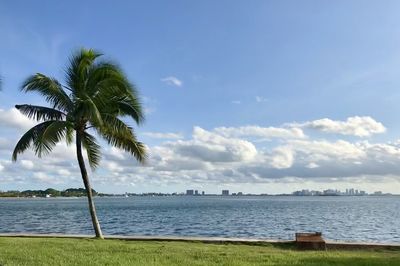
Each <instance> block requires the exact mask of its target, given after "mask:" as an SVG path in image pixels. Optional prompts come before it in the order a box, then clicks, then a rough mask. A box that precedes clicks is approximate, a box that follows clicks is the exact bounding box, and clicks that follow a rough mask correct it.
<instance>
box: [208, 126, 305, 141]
mask: <svg viewBox="0 0 400 266" xmlns="http://www.w3.org/2000/svg"><path fill="white" fill-rule="evenodd" d="M214 131H215V132H216V133H218V134H220V135H222V136H224V137H259V138H264V139H270V138H283V139H285V138H295V139H296V138H305V137H306V136H305V135H304V132H303V130H301V129H300V128H296V127H293V128H279V127H260V126H243V127H217V128H215V129H214Z"/></svg>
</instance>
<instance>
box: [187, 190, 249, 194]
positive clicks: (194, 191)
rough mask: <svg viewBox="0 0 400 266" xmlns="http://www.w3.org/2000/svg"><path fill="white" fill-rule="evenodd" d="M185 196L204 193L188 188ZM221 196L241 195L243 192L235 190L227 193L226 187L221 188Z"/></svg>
mask: <svg viewBox="0 0 400 266" xmlns="http://www.w3.org/2000/svg"><path fill="white" fill-rule="evenodd" d="M185 195H186V196H205V195H206V193H205V192H204V191H202V192H201V194H200V193H199V191H198V190H194V189H188V190H186V194H185ZM207 195H217V194H207ZM220 195H222V196H243V192H237V193H232V194H231V193H229V190H227V189H223V190H222V191H221V194H220Z"/></svg>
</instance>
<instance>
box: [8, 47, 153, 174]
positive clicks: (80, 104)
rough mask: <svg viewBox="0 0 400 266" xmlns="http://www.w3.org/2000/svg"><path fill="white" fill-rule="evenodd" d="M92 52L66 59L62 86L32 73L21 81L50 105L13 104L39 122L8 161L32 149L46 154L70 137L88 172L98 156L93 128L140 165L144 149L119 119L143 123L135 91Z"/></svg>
mask: <svg viewBox="0 0 400 266" xmlns="http://www.w3.org/2000/svg"><path fill="white" fill-rule="evenodd" d="M100 56H101V54H100V53H97V52H95V51H93V50H86V49H81V50H80V51H79V52H77V53H76V54H75V55H73V56H72V57H71V59H70V64H69V66H68V68H67V71H66V85H62V84H61V83H60V82H58V81H57V80H56V79H54V78H51V77H48V76H45V75H43V74H40V73H37V74H35V75H32V76H30V77H29V78H27V79H26V81H25V82H24V84H23V86H22V91H24V92H30V91H35V92H39V93H40V94H41V95H42V96H44V97H45V99H46V101H47V102H49V103H50V104H51V107H43V106H35V105H28V104H24V105H16V106H15V107H16V108H17V109H18V110H20V111H21V112H22V113H23V114H25V115H26V116H28V117H29V118H32V119H35V120H37V121H41V123H39V124H38V125H36V126H34V127H33V128H31V129H30V130H28V131H27V132H26V133H25V134H24V135H23V136H22V138H21V139H20V141H19V142H18V143H17V145H16V147H15V149H14V152H13V155H12V159H13V160H14V161H15V160H17V156H18V154H20V153H22V152H24V151H25V150H26V149H28V148H30V147H31V146H32V145H33V148H34V151H35V153H36V155H38V156H39V157H41V156H42V155H43V154H47V153H49V152H50V151H51V150H52V148H53V147H54V146H55V145H56V144H57V143H58V142H60V141H61V140H63V139H66V141H67V143H68V144H70V143H72V141H73V133H74V132H76V136H77V137H78V136H79V137H80V138H81V140H82V144H83V146H84V148H85V149H86V151H87V155H88V161H89V164H90V166H91V167H92V168H96V167H97V166H98V164H99V161H100V158H101V154H100V146H99V144H98V142H97V140H96V138H95V137H94V136H93V135H92V134H90V133H89V132H88V131H89V129H91V130H94V131H95V132H96V133H97V134H98V136H100V137H101V138H103V139H105V140H106V141H107V142H108V143H109V144H110V145H112V146H115V147H118V148H121V149H123V150H125V151H127V152H130V153H131V154H133V155H134V156H135V158H136V159H137V160H138V161H140V162H144V160H145V158H146V150H145V145H144V144H143V143H141V142H138V141H137V139H136V136H135V134H134V132H133V129H132V128H131V127H129V126H128V125H127V124H126V123H125V122H124V121H122V120H121V119H120V118H121V117H123V116H130V117H131V118H132V119H133V120H134V121H135V122H136V123H137V124H141V123H142V122H143V120H144V114H143V112H142V106H141V103H140V101H139V99H138V96H137V92H136V89H135V87H134V86H133V85H132V84H131V83H130V82H129V81H128V80H127V78H126V77H125V75H124V73H123V72H122V70H121V69H120V68H119V67H118V66H117V65H116V64H114V63H112V62H108V61H102V60H99V57H100Z"/></svg>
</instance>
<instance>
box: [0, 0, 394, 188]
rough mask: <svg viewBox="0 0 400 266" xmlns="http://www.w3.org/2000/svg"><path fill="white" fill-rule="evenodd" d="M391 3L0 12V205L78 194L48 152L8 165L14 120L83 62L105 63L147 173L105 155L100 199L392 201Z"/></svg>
mask: <svg viewBox="0 0 400 266" xmlns="http://www.w3.org/2000/svg"><path fill="white" fill-rule="evenodd" d="M399 13H400V2H399V1H367V0H363V1H361V0H360V1H355V0H353V1H347V0H346V1H327V0H326V1H324V0H322V1H321V0H318V1H317V0H315V1H306V0H304V1H286V0H281V1H257V0H253V1H241V0H238V1H224V0H220V1H208V0H203V1H174V0H171V1H161V0H159V1H156V0H150V1H20V0H12V1H11V0H3V1H1V2H0V36H1V37H0V75H1V77H2V91H1V92H0V190H12V189H18V190H24V189H44V188H48V187H52V188H57V189H65V188H68V187H82V181H81V177H80V174H79V168H78V164H77V162H76V155H75V149H74V147H73V146H67V145H66V144H65V143H60V144H59V145H58V146H57V147H56V148H55V150H54V152H53V153H52V154H51V155H49V156H46V157H44V158H41V159H39V158H37V157H35V156H34V154H33V152H27V153H26V154H24V155H22V156H20V157H19V160H18V161H17V162H16V163H12V162H11V153H12V150H13V148H14V146H15V144H16V142H17V141H18V139H19V138H20V137H21V136H22V134H23V133H24V132H25V131H26V130H28V129H29V128H30V127H32V126H33V125H35V122H34V121H30V120H29V119H27V118H26V117H24V116H23V115H22V114H20V113H19V112H18V111H17V110H16V109H15V108H14V105H15V104H23V103H29V104H35V105H46V103H45V102H44V101H43V99H42V98H41V97H40V96H39V95H37V94H32V93H30V94H23V93H22V92H21V91H20V87H21V84H22V82H23V80H24V79H25V78H26V77H27V76H29V75H31V74H34V73H38V72H39V73H43V74H46V75H49V76H53V77H55V78H57V79H58V80H59V81H60V82H63V81H64V69H65V67H66V65H67V62H68V57H69V56H70V55H71V54H72V53H73V52H74V51H76V50H77V49H79V48H81V47H85V48H93V49H96V50H98V51H101V52H102V53H103V54H104V58H106V59H112V60H115V61H117V62H118V63H119V64H120V65H121V67H122V68H123V69H124V71H125V72H126V74H127V75H128V77H129V79H130V80H131V81H132V82H133V83H134V84H135V85H136V86H137V87H138V88H139V92H140V96H141V99H142V102H143V107H144V110H145V113H146V122H145V124H144V125H142V126H140V127H137V126H136V125H135V124H133V122H132V121H131V122H130V123H131V125H133V126H134V128H135V131H136V132H137V134H138V136H139V139H140V140H141V141H143V142H144V143H146V145H147V147H148V151H149V154H150V156H149V159H148V161H147V163H146V164H145V165H139V164H138V163H136V162H135V160H134V158H132V157H130V156H129V155H128V154H126V153H124V152H121V151H119V150H117V149H115V148H112V147H109V146H107V145H106V144H105V143H104V142H103V143H102V144H103V149H102V152H103V160H102V162H101V166H100V167H99V168H98V169H97V170H96V171H94V172H90V176H91V181H92V183H93V186H94V188H95V189H96V190H98V191H101V192H105V193H124V192H136V193H140V192H183V191H185V190H186V189H198V190H200V191H202V190H204V191H205V192H206V193H220V191H221V190H222V189H229V190H230V191H231V192H239V191H241V192H244V193H270V194H276V193H290V192H292V191H294V190H298V189H318V190H322V189H328V188H336V189H341V190H344V189H346V188H351V187H353V188H356V189H362V190H366V191H367V192H373V191H376V190H383V191H385V192H391V193H399V191H400V118H399V116H398V114H399V113H400V104H398V103H399V102H400V16H399V15H398V14H399Z"/></svg>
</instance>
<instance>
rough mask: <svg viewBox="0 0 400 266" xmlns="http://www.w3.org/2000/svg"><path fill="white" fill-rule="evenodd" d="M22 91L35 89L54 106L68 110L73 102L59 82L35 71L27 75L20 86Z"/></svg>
mask: <svg viewBox="0 0 400 266" xmlns="http://www.w3.org/2000/svg"><path fill="white" fill-rule="evenodd" d="M21 90H22V91H24V92H30V91H37V92H39V93H40V94H41V95H43V96H44V97H45V98H46V101H47V102H49V103H50V104H52V105H53V106H54V108H57V109H60V110H64V111H68V110H70V109H71V108H72V106H73V103H72V101H71V99H70V98H69V97H68V95H67V93H66V92H65V91H64V90H63V88H62V86H61V84H60V83H59V82H58V81H57V80H56V79H54V78H50V77H47V76H45V75H43V74H40V73H37V74H35V75H32V76H30V77H28V78H27V79H26V80H25V82H24V83H23V85H22V88H21Z"/></svg>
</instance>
